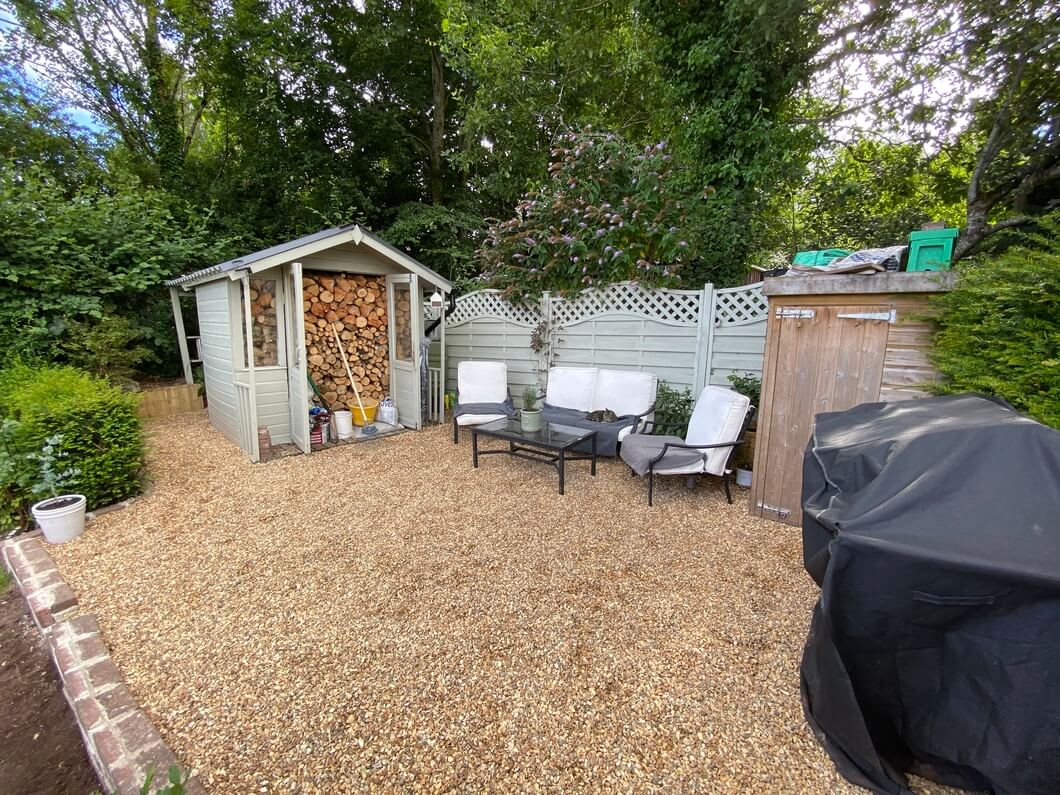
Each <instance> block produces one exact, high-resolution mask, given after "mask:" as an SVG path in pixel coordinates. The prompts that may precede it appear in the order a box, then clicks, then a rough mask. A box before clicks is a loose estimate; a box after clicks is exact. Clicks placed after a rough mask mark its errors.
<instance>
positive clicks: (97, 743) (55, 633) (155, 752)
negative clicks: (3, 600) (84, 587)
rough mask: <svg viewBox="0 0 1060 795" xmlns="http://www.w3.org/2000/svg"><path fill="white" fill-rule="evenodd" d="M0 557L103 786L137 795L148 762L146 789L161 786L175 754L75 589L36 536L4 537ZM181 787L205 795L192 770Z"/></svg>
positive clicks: (123, 793) (110, 789) (124, 793)
mask: <svg viewBox="0 0 1060 795" xmlns="http://www.w3.org/2000/svg"><path fill="white" fill-rule="evenodd" d="M0 557H2V558H3V562H4V565H5V566H6V567H7V568H8V569H9V570H10V572H11V574H12V575H13V577H14V579H15V582H16V583H17V584H18V588H19V590H20V591H21V592H22V597H23V598H24V599H25V600H26V604H27V605H28V606H29V612H30V615H31V616H33V621H34V622H35V623H36V625H37V629H38V630H39V631H40V633H41V636H42V637H43V638H44V640H45V642H46V643H47V645H48V651H49V652H50V653H51V658H52V662H53V663H54V665H55V669H56V671H57V672H58V674H59V680H60V682H61V683H62V689H63V695H64V696H65V697H66V701H67V703H68V704H69V705H70V709H71V710H72V711H73V713H74V717H75V719H76V720H77V725H78V728H79V729H80V730H81V738H82V739H83V740H84V743H85V752H86V753H87V755H88V758H89V761H91V763H92V767H93V768H95V770H96V775H97V776H98V777H99V780H100V783H101V784H102V785H103V788H104V789H105V790H106V791H107V792H108V793H117V795H126V794H127V793H128V795H138V794H139V792H140V787H141V785H142V784H143V782H144V780H145V779H146V778H147V771H148V769H149V768H150V767H152V766H153V767H154V770H155V778H154V782H153V785H152V788H151V789H152V791H154V790H155V789H156V788H160V787H162V786H164V785H165V782H166V777H167V776H168V773H169V768H170V766H172V765H176V764H179V763H178V761H177V758H176V756H175V755H174V754H173V752H172V751H171V750H170V749H169V747H168V746H167V745H166V744H165V741H164V740H163V739H162V736H161V735H160V734H159V733H158V730H157V729H156V728H155V726H154V724H153V723H151V720H150V718H148V717H147V715H146V714H145V713H144V711H143V710H142V709H140V706H139V704H137V703H136V699H135V698H134V697H133V694H132V692H131V691H130V690H129V689H128V687H126V686H125V682H124V681H123V680H122V676H121V672H120V671H119V670H118V668H117V666H116V665H115V664H114V661H113V660H111V658H110V650H109V648H108V647H107V644H106V643H105V642H104V641H103V636H102V635H101V634H100V629H99V624H98V623H97V622H96V619H95V617H94V616H92V615H90V614H79V613H80V607H79V605H78V602H77V597H76V596H75V595H74V592H73V590H71V588H70V586H69V585H67V584H66V581H65V580H63V578H62V575H61V574H59V570H58V569H57V568H56V567H55V562H54V561H53V560H52V557H51V555H49V554H48V551H47V550H46V549H45V548H44V545H43V544H42V543H41V541H40V539H39V538H32V537H30V538H26V537H23V538H16V539H12V540H8V541H5V542H4V543H3V545H2V546H0ZM182 769H183V768H182ZM185 792H187V793H188V795H206V790H205V789H204V788H203V786H202V783H201V782H200V781H199V780H198V778H196V777H194V776H193V777H192V778H190V779H189V780H188V783H187V786H186V787H185Z"/></svg>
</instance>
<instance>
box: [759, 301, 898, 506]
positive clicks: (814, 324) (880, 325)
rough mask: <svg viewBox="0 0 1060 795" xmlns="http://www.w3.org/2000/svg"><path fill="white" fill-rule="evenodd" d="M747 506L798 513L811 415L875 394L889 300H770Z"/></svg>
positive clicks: (880, 375) (876, 397)
mask: <svg viewBox="0 0 1060 795" xmlns="http://www.w3.org/2000/svg"><path fill="white" fill-rule="evenodd" d="M769 311H770V317H769V339H768V340H767V341H766V372H765V373H764V382H763V384H762V409H761V413H760V414H759V418H760V419H759V421H758V436H757V439H756V441H755V464H754V485H753V487H752V489H751V512H752V513H754V514H757V515H759V516H763V517H765V518H767V519H780V520H781V521H784V522H788V523H789V524H796V525H797V524H800V523H801V521H802V507H801V506H802V458H803V454H804V452H805V450H806V443H807V442H808V441H809V438H810V430H811V429H812V427H813V419H814V417H815V416H816V415H817V414H820V413H821V412H825V411H842V410H844V409H848V408H851V407H853V406H856V405H858V404H859V403H870V402H873V401H876V400H879V395H880V382H881V381H882V379H883V360H884V355H885V353H886V348H887V336H888V331H889V328H890V322H891V317H892V315H891V307H890V306H820V305H817V306H771V307H770V310H769Z"/></svg>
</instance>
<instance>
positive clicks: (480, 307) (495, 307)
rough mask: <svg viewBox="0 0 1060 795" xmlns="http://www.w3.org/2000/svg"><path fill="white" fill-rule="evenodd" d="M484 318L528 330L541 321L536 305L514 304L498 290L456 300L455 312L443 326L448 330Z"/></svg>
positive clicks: (475, 293) (468, 295)
mask: <svg viewBox="0 0 1060 795" xmlns="http://www.w3.org/2000/svg"><path fill="white" fill-rule="evenodd" d="M484 317H495V318H498V319H500V320H506V321H508V322H509V323H515V324H517V325H520V326H527V327H528V328H533V327H534V326H536V325H537V324H538V323H540V322H541V320H542V317H541V311H540V309H539V308H538V305H537V304H514V303H512V302H511V301H508V300H507V299H506V298H504V297H503V296H502V295H501V293H500V292H499V291H498V290H479V291H478V292H474V293H468V294H467V295H462V296H460V297H459V298H457V299H456V311H454V312H453V314H451V315H450V316H449V318H448V319H447V320H446V324H445V325H446V328H450V327H452V326H459V325H460V324H461V323H467V322H468V321H470V320H476V319H479V318H484Z"/></svg>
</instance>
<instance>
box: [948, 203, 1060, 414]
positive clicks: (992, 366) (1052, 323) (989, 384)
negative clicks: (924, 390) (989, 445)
mask: <svg viewBox="0 0 1060 795" xmlns="http://www.w3.org/2000/svg"><path fill="white" fill-rule="evenodd" d="M1058 227H1060V222H1058V219H1054V220H1053V221H1052V222H1047V223H1046V224H1044V230H1045V233H1037V234H1033V235H1027V236H1026V237H1025V238H1024V241H1023V244H1022V245H1018V246H1015V247H1013V248H1010V249H1008V250H1006V251H1005V252H1004V253H1001V254H998V255H996V256H994V257H991V258H989V259H985V260H984V261H982V262H979V263H974V264H973V263H969V264H966V265H962V266H961V267H960V279H959V281H958V282H957V286H956V287H955V289H954V290H953V291H952V292H950V293H946V294H944V295H941V296H939V297H938V298H936V299H935V301H934V303H935V305H936V306H937V307H938V308H939V309H940V310H941V313H940V315H939V316H938V318H937V323H938V333H937V334H936V335H935V350H934V354H933V359H934V362H935V365H936V366H937V367H938V369H939V371H940V372H942V373H943V374H944V375H945V376H946V377H947V380H946V381H945V382H944V383H942V384H940V385H938V387H937V391H940V392H966V391H969V390H972V391H977V392H985V393H987V394H991V395H996V396H998V397H1001V398H1004V399H1005V400H1007V401H1008V402H1009V403H1011V404H1012V405H1013V406H1015V407H1016V408H1018V409H1020V410H1021V411H1025V412H1027V413H1028V414H1030V415H1031V416H1032V417H1034V418H1035V419H1037V420H1040V421H1041V422H1044V423H1046V424H1047V425H1051V426H1053V427H1054V428H1060V242H1058V241H1060V237H1058V236H1057V232H1058V231H1060V229H1058Z"/></svg>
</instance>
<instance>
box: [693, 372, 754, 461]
mask: <svg viewBox="0 0 1060 795" xmlns="http://www.w3.org/2000/svg"><path fill="white" fill-rule="evenodd" d="M750 407H751V401H750V399H749V398H748V397H747V396H746V395H741V394H740V393H739V392H734V391H732V390H731V389H726V388H725V387H723V386H708V387H705V388H704V389H703V391H702V392H701V393H700V395H699V400H697V401H696V407H695V409H693V410H692V419H691V420H689V423H688V435H687V436H686V437H685V442H686V443H687V444H717V443H719V442H728V441H734V440H735V439H736V437H737V436H738V435H739V433H740V428H741V427H742V426H743V420H744V417H745V416H747V411H748V409H749V408H750ZM730 450H732V448H731V447H718V448H716V449H714V450H711V451H710V452H709V454H708V456H707V464H706V467H705V471H706V472H707V473H709V474H711V475H721V474H722V470H723V469H724V468H725V461H726V460H727V459H728V457H729V451H730ZM675 474H676V473H675Z"/></svg>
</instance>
